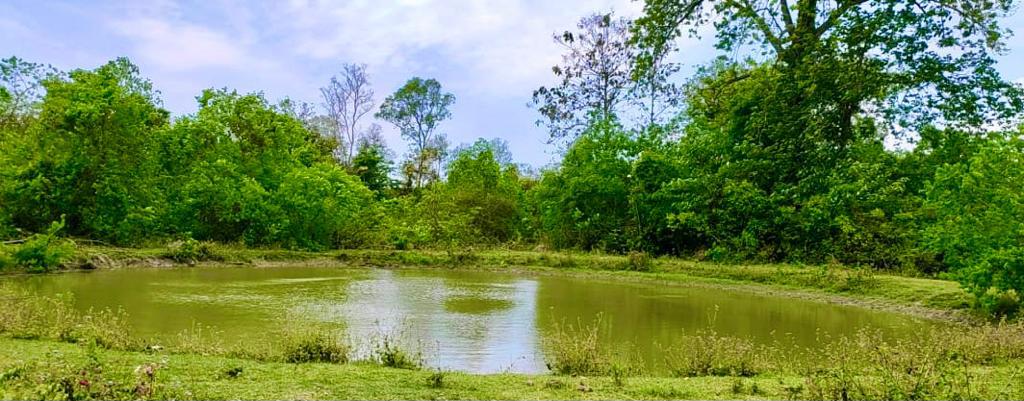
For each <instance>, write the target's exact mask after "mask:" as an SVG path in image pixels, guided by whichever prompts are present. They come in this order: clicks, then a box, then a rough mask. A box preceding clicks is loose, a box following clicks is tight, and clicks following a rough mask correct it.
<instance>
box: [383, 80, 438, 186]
mask: <svg viewBox="0 0 1024 401" xmlns="http://www.w3.org/2000/svg"><path fill="white" fill-rule="evenodd" d="M453 103H455V95H452V94H451V93H445V92H444V91H442V89H441V84H440V83H438V82H437V80H435V79H422V78H419V77H415V78H412V79H410V80H409V81H408V82H406V83H405V85H403V86H402V87H401V88H399V89H398V90H397V91H396V92H395V93H394V94H392V95H391V96H388V97H387V99H384V103H383V104H381V106H380V110H379V111H378V112H377V114H376V116H377V118H380V119H382V120H384V121H387V122H390V123H392V124H394V125H395V126H396V127H398V129H399V131H400V132H401V134H402V137H403V138H405V139H406V140H408V141H409V142H410V143H411V145H412V146H411V149H410V152H411V154H410V157H409V158H410V161H411V162H412V163H411V165H409V166H407V167H404V168H403V170H405V171H408V172H410V173H411V175H410V177H409V178H410V180H409V182H410V184H411V185H412V186H413V187H415V188H419V187H422V186H423V185H424V184H425V183H426V182H428V181H430V180H429V179H428V178H429V177H436V176H437V174H436V173H435V174H431V173H430V172H429V171H428V170H429V169H430V167H431V165H432V164H433V163H434V162H437V161H439V160H440V156H441V154H442V153H443V150H444V149H439V148H438V144H439V143H442V142H443V143H447V142H446V141H439V140H438V139H439V137H438V136H437V135H436V130H437V126H438V124H439V123H440V122H441V121H444V120H446V119H448V118H449V117H451V111H450V110H449V107H451V105H452V104H453ZM435 179H436V178H435Z"/></svg>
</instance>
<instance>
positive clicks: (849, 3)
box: [814, 0, 867, 37]
mask: <svg viewBox="0 0 1024 401" xmlns="http://www.w3.org/2000/svg"><path fill="white" fill-rule="evenodd" d="M864 3H867V0H846V1H840V2H839V6H838V7H836V9H835V10H832V12H830V13H828V18H826V19H825V22H822V23H821V26H819V27H818V28H816V29H815V30H814V33H815V35H817V36H819V37H820V36H821V35H824V34H825V32H828V31H829V30H830V29H832V27H834V26H835V25H836V23H838V22H839V19H840V18H842V17H843V15H844V14H846V13H847V12H848V11H850V10H851V9H853V8H854V7H856V6H859V5H861V4H864Z"/></svg>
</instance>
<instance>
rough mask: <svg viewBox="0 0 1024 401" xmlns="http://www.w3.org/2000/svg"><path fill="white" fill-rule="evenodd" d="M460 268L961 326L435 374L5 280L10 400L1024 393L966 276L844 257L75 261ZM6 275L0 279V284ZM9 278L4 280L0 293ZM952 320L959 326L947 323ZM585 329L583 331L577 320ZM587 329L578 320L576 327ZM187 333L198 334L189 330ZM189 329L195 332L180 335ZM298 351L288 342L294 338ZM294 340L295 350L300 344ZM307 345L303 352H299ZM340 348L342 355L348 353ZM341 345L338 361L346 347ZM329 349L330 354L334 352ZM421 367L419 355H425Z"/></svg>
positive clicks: (98, 250) (88, 260)
mask: <svg viewBox="0 0 1024 401" xmlns="http://www.w3.org/2000/svg"><path fill="white" fill-rule="evenodd" d="M182 264H188V265H197V266H199V267H202V266H208V265H210V266H212V265H237V266H244V267H251V268H260V267H266V266H284V265H316V266H333V265H338V266H365V267H367V268H371V267H374V268H396V269H398V268H459V269H486V270H494V271H503V272H507V271H513V272H516V273H519V274H526V275H530V274H536V275H541V274H558V275H579V276H586V277H590V278H600V279H609V280H630V281H650V282H657V283H661V284H664V285H677V286H705V287H721V288H729V289H731V290H735V291H751V292H757V293H764V294H772V295H776V296H782V297H797V298H806V299H814V300H818V301H822V302H835V303H845V304H852V305H859V306H864V307H870V308H879V309H887V310H894V311H899V312H902V313H908V314H914V315H918V316H927V317H932V318H937V319H944V320H955V321H959V322H960V323H962V324H958V325H953V326H951V327H948V328H941V329H939V328H937V329H935V330H934V331H931V332H928V333H921V336H919V337H918V338H915V339H914V340H913V341H910V342H896V343H891V342H887V341H885V340H884V339H881V338H879V337H877V336H872V335H871V334H870V333H857V334H851V336H850V337H849V338H848V339H844V341H841V342H838V343H837V345H834V346H830V347H826V348H823V349H821V350H819V351H816V352H817V354H815V356H816V357H815V358H812V360H811V361H809V362H807V361H801V362H795V361H789V360H787V358H786V357H785V356H784V355H780V353H779V352H778V350H772V349H760V348H754V347H752V346H751V345H750V344H749V343H748V342H745V341H744V340H743V339H733V338H724V337H719V336H717V335H716V334H715V333H697V334H696V335H694V336H692V337H691V338H687V339H684V341H683V342H682V344H684V347H683V348H681V352H680V353H679V354H678V355H676V356H674V358H677V362H678V364H679V366H680V369H678V370H677V371H675V372H674V373H673V374H671V375H670V376H671V377H660V376H650V375H646V374H643V373H639V372H633V371H630V369H629V368H628V366H626V367H623V366H620V365H619V364H618V363H619V362H617V361H614V360H612V359H611V358H606V357H605V356H604V355H603V354H602V352H603V350H601V349H599V348H597V347H596V343H589V342H588V341H591V340H588V339H587V338H586V336H573V335H567V336H560V337H559V339H558V340H557V341H559V342H561V343H559V344H554V346H555V349H556V350H584V351H586V352H580V353H577V354H573V353H572V352H568V351H566V352H553V353H552V354H551V356H550V358H552V360H551V361H550V363H552V364H553V366H556V368H555V370H556V371H558V372H559V373H557V374H555V373H552V374H544V375H519V374H488V375H475V374H465V373H458V372H439V371H435V370H431V369H426V368H418V367H415V366H413V367H412V368H404V369H402V368H394V367H389V366H388V365H389V364H388V363H387V362H385V358H377V359H372V360H362V361H351V360H349V359H348V357H347V356H345V355H344V352H345V346H344V345H343V344H337V343H335V342H331V341H325V340H324V339H323V338H319V337H303V338H300V339H299V342H297V343H293V344H291V345H285V346H284V348H283V349H274V350H271V351H266V352H261V351H258V350H256V348H258V347H255V346H253V347H250V348H252V349H246V350H241V351H239V350H225V349H219V348H212V347H208V346H206V345H204V344H202V343H201V341H196V340H189V341H188V342H187V343H185V344H164V346H162V347H153V346H152V345H151V344H148V343H146V342H145V341H144V340H141V339H138V338H135V337H134V336H133V334H132V333H130V332H129V329H128V325H126V324H124V321H125V319H127V318H128V317H127V316H120V315H118V314H117V313H111V312H109V311H108V312H101V313H98V314H95V315H76V313H75V312H71V308H69V306H68V305H67V304H66V303H65V301H61V300H59V299H43V298H39V297H33V296H32V295H31V294H25V293H16V292H10V291H7V292H4V291H0V298H2V299H3V300H4V301H5V308H3V309H0V398H4V399H12V398H14V399H25V398H32V399H39V398H42V399H339V398H346V399H347V398H356V399H396V398H400V399H845V398H852V399H950V398H957V399H960V398H971V399H1019V398H1021V397H1024V324H1021V323H1019V322H1017V323H1003V324H981V319H980V318H978V317H977V316H973V315H971V313H970V312H969V308H968V307H969V302H970V299H969V298H968V296H967V295H966V294H965V293H964V292H963V291H962V290H960V288H959V287H958V286H957V284H956V283H953V282H949V281H943V280H934V279H924V278H913V277H903V276H894V275H882V274H877V273H871V272H867V271H863V270H858V269H850V268H845V267H841V266H795V265H723V264H715V263H707V262H695V261H688V260H681V259H672V258H656V259H649V258H647V257H646V256H644V255H629V256H609V255H599V254H581V253H555V252H540V251H512V250H481V251H463V252H460V253H449V252H443V251H375V250H353V251H332V252H323V253H315V252H296V251H283V250H258V249H244V248H238V247H232V246H223V245H210V246H209V247H208V249H205V250H204V251H203V252H202V253H201V257H198V258H188V257H184V258H183V257H181V255H177V256H176V257H171V256H170V253H169V252H168V250H167V249H164V248H151V249H123V248H111V247H100V246H79V247H78V250H77V254H76V256H75V258H74V260H73V261H72V262H69V263H68V265H67V268H69V269H84V268H89V269H118V268H160V267H165V266H175V265H182ZM0 287H2V286H0ZM2 289H3V288H0V290H2ZM946 326H948V325H946ZM581 329H583V330H585V328H581ZM577 332H580V331H577ZM186 337H187V336H186ZM183 338H185V337H183ZM289 347H290V348H289ZM296 352H299V353H298V354H296ZM294 355H299V356H300V357H294ZM339 355H340V356H339ZM336 356H338V357H336ZM325 360H329V361H332V362H333V363H323V362H322V361H325ZM414 365H415V364H414Z"/></svg>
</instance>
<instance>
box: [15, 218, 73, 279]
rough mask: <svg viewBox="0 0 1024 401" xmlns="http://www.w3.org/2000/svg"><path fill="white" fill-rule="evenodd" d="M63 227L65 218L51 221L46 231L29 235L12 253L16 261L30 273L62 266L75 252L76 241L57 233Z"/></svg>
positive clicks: (42, 271) (43, 271)
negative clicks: (61, 236)
mask: <svg viewBox="0 0 1024 401" xmlns="http://www.w3.org/2000/svg"><path fill="white" fill-rule="evenodd" d="M63 229H64V219H61V220H60V221H55V222H53V223H51V224H50V228H48V229H47V230H46V232H44V233H39V234H35V235H32V236H31V237H29V238H28V239H27V240H25V242H24V243H22V244H21V245H19V246H18V247H17V249H15V250H14V252H13V253H12V255H11V256H12V257H13V261H14V263H15V264H16V265H18V266H21V267H23V268H25V269H26V270H28V271H29V272H30V273H45V272H48V271H51V270H54V269H57V268H58V267H60V266H61V264H63V263H64V262H65V261H67V260H68V259H70V258H71V256H73V255H74V252H75V243H74V242H72V241H71V240H67V239H64V238H60V237H59V236H58V235H57V234H58V233H59V232H60V231H61V230H63Z"/></svg>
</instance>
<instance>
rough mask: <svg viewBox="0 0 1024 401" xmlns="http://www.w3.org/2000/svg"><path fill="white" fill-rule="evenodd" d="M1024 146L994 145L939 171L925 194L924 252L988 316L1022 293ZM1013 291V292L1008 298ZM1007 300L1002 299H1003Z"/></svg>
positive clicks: (1002, 141)
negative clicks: (927, 222)
mask: <svg viewBox="0 0 1024 401" xmlns="http://www.w3.org/2000/svg"><path fill="white" fill-rule="evenodd" d="M1021 160H1024V140H1021V139H1016V138H1012V137H1011V138H1000V137H997V138H995V139H992V140H990V141H988V142H986V144H985V145H984V146H982V147H981V148H980V149H979V150H978V151H977V152H976V153H975V154H974V155H973V156H972V157H971V158H970V159H968V160H966V161H964V162H961V163H957V164H951V165H946V166H943V167H941V168H939V169H938V171H936V173H935V178H934V180H933V182H932V183H931V185H930V186H929V187H928V188H927V190H928V191H927V192H928V193H927V195H928V196H927V201H926V202H925V205H924V209H925V211H926V212H927V213H928V214H930V215H932V216H934V219H933V221H932V222H931V224H930V225H928V227H927V228H926V230H925V233H924V246H925V248H926V249H928V250H930V251H933V252H936V253H938V254H941V255H942V258H943V260H944V261H945V262H946V263H948V264H949V266H950V268H951V270H952V273H953V276H954V277H956V278H957V280H959V281H960V283H961V284H962V285H963V286H964V288H966V289H967V290H968V291H969V292H970V293H971V294H973V295H974V296H975V298H976V299H977V301H978V302H977V305H978V306H979V307H981V308H985V309H986V310H987V311H988V312H990V313H993V314H997V313H1004V314H1005V313H1008V312H1011V311H1007V310H1006V307H1007V306H1009V305H1010V304H1012V302H1011V303H1008V302H1005V301H1007V300H1010V299H1011V298H1012V297H1013V293H1016V294H1020V293H1022V292H1024V246H1021V244H1024V163H1021ZM1011 291H1012V292H1011ZM1003 294H1006V295H1003Z"/></svg>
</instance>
